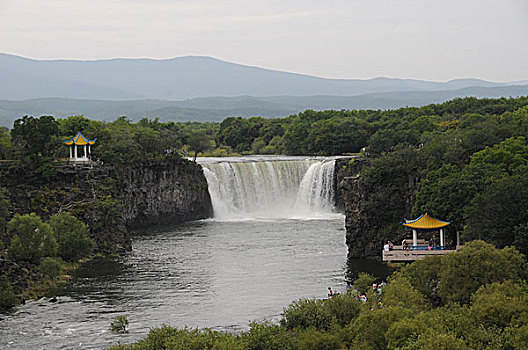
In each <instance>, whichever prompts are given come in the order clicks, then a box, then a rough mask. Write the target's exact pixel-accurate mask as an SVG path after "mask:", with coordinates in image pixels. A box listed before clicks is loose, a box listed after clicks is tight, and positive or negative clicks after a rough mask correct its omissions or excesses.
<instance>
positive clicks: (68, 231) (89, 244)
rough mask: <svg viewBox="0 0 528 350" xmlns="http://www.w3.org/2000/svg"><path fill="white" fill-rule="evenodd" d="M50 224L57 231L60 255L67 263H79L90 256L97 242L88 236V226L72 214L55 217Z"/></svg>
mask: <svg viewBox="0 0 528 350" xmlns="http://www.w3.org/2000/svg"><path fill="white" fill-rule="evenodd" d="M49 224H50V225H51V227H52V228H53V230H54V231H55V235H56V237H57V243H58V255H59V256H60V257H61V258H62V259H64V260H66V261H77V260H79V259H82V258H85V257H87V256H89V255H90V254H91V253H92V251H93V249H94V248H95V242H94V241H93V240H92V239H91V238H90V236H89V234H88V226H86V224H84V223H83V222H82V221H81V220H79V219H77V218H76V217H75V216H73V215H71V214H70V213H62V214H61V215H54V216H52V217H51V219H50V220H49Z"/></svg>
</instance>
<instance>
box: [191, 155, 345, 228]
mask: <svg viewBox="0 0 528 350" xmlns="http://www.w3.org/2000/svg"><path fill="white" fill-rule="evenodd" d="M199 162H200V163H201V165H202V167H203V170H204V174H205V177H206V179H207V183H208V186H209V193H210V195H211V201H212V204H213V210H214V217H215V219H220V220H231V219H248V218H251V219H255V218H257V219H277V218H313V217H324V216H325V215H328V214H331V213H332V211H333V209H334V167H335V160H334V159H330V158H329V159H322V160H321V159H313V158H312V159H309V158H308V159H302V158H293V159H291V157H290V158H286V159H284V158H277V159H272V158H270V157H263V159H259V158H250V159H249V160H247V159H243V158H242V159H230V160H225V159H222V158H216V159H211V158H208V159H205V160H199Z"/></svg>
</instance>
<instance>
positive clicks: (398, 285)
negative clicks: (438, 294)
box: [383, 277, 429, 311]
mask: <svg viewBox="0 0 528 350" xmlns="http://www.w3.org/2000/svg"><path fill="white" fill-rule="evenodd" d="M383 305H384V306H397V307H402V308H406V309H409V310H415V311H423V310H427V309H428V308H429V303H428V302H427V300H426V298H425V297H424V296H423V294H421V293H420V292H419V291H418V290H416V289H415V288H414V287H413V286H412V284H411V282H409V280H408V279H406V278H404V277H399V278H392V279H390V281H389V283H388V285H387V286H385V287H383Z"/></svg>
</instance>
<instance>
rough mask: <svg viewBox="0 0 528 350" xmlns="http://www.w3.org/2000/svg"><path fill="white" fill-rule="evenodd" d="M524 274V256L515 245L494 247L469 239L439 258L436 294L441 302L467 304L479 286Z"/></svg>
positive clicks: (514, 278)
mask: <svg viewBox="0 0 528 350" xmlns="http://www.w3.org/2000/svg"><path fill="white" fill-rule="evenodd" d="M524 275H525V261H524V257H523V256H522V255H521V254H520V253H519V251H518V250H516V249H515V248H511V247H507V248H503V249H497V248H495V247H494V246H493V245H491V244H489V243H486V242H483V241H473V242H469V243H467V244H465V245H464V247H463V248H462V249H461V250H460V251H459V252H456V253H454V254H448V255H446V256H444V257H443V258H442V265H441V267H440V272H439V289H438V294H439V295H440V297H441V298H442V300H443V301H444V302H456V303H461V304H468V303H469V301H470V298H471V295H472V294H473V293H474V292H475V291H477V289H478V288H480V286H482V285H485V284H488V283H494V282H504V281H508V280H514V281H516V280H518V279H519V278H522V277H524Z"/></svg>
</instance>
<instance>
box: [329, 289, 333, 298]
mask: <svg viewBox="0 0 528 350" xmlns="http://www.w3.org/2000/svg"><path fill="white" fill-rule="evenodd" d="M333 295H334V292H333V291H332V288H330V287H328V297H329V298H331V297H332V296H333Z"/></svg>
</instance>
